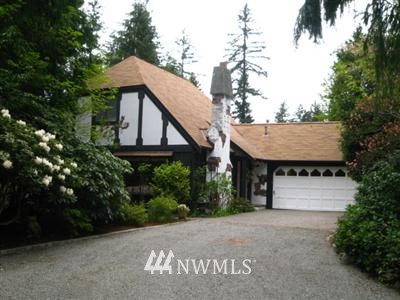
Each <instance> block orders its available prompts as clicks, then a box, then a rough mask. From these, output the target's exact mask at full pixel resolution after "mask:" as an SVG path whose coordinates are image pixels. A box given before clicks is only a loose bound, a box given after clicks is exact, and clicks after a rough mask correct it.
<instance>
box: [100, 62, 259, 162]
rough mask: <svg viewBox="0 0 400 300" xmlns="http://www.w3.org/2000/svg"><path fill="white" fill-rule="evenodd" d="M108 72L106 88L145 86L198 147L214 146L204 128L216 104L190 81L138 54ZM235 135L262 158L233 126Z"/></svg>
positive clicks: (239, 143)
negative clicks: (149, 61)
mask: <svg viewBox="0 0 400 300" xmlns="http://www.w3.org/2000/svg"><path fill="white" fill-rule="evenodd" d="M106 75H107V76H108V77H109V81H108V82H107V83H106V84H104V85H103V87H104V88H110V87H129V86H140V85H145V86H146V87H147V88H148V89H149V90H150V91H151V92H152V93H153V94H154V95H155V96H156V97H157V99H158V100H159V101H160V102H161V104H162V105H163V106H164V107H165V108H166V109H167V110H168V111H169V112H170V113H171V114H172V116H173V117H174V118H175V119H176V120H177V121H178V122H179V124H180V125H181V126H182V127H183V128H184V129H185V130H186V132H187V133H188V134H189V135H190V136H191V137H192V139H193V140H194V141H195V142H196V144H197V145H198V146H200V147H202V148H208V149H209V148H211V145H210V144H209V143H208V141H207V138H206V135H205V134H204V131H205V130H206V129H207V128H208V127H209V126H210V120H211V105H212V104H211V101H210V99H209V98H208V97H207V96H206V95H204V94H203V93H202V92H201V91H200V90H199V89H198V88H196V87H195V86H194V85H193V84H192V83H191V82H190V81H188V80H186V79H183V78H181V77H178V76H176V75H174V74H171V73H169V72H167V71H165V70H163V69H161V68H159V67H156V66H154V65H152V64H150V63H147V62H145V61H143V60H141V59H139V58H137V57H135V56H130V57H128V58H127V59H125V60H123V61H122V62H120V63H118V64H116V65H114V66H113V67H111V68H109V69H108V70H107V71H106ZM231 135H232V142H233V143H235V144H236V145H237V146H238V147H240V148H241V149H242V150H243V151H245V152H246V153H247V154H248V155H249V156H251V157H252V158H259V157H258V155H257V151H256V150H255V149H252V146H251V145H249V144H248V142H247V141H245V140H244V139H243V137H242V136H241V135H240V134H239V133H238V132H236V130H235V128H232V131H231Z"/></svg>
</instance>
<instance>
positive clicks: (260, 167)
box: [85, 56, 356, 210]
mask: <svg viewBox="0 0 400 300" xmlns="http://www.w3.org/2000/svg"><path fill="white" fill-rule="evenodd" d="M219 68H220V69H218V70H219V71H221V70H222V71H224V68H226V66H224V65H221V66H220V67H219ZM216 70H217V69H215V70H214V75H215V74H216V73H215V72H216ZM218 70H217V71H218ZM107 75H108V77H109V82H107V83H106V84H104V86H103V87H104V88H118V91H119V92H118V97H117V99H116V101H113V102H112V109H110V111H108V112H107V114H106V117H107V120H108V122H109V125H110V127H109V128H110V130H109V134H108V136H105V137H104V139H103V140H102V142H101V143H102V144H104V145H107V144H110V143H112V142H113V141H117V142H118V143H119V145H120V146H119V148H118V149H116V150H115V151H114V154H115V155H116V156H119V157H121V158H123V159H126V160H128V161H130V162H131V163H132V165H133V166H134V167H137V166H138V165H139V164H140V163H141V162H149V163H153V164H157V163H161V162H164V161H166V160H170V161H174V160H179V161H182V162H183V163H184V164H185V165H187V166H189V167H190V168H191V169H192V170H195V169H196V168H198V167H200V166H204V165H206V164H207V165H208V170H209V171H210V172H212V171H215V172H225V171H226V172H230V173H231V175H232V180H233V184H234V186H235V187H236V189H237V191H238V196H240V197H245V198H247V199H249V200H250V201H251V202H252V203H254V204H256V205H262V206H265V207H267V208H282V209H305V210H343V209H344V208H345V206H346V205H347V204H348V203H351V202H352V199H353V195H354V192H355V186H356V185H355V183H354V182H353V181H352V180H351V179H350V178H349V177H348V174H347V170H346V167H345V164H344V162H343V160H342V153H341V151H340V149H339V144H338V141H339V136H340V130H339V124H338V123H335V122H322V123H290V124H269V123H268V124H237V123H235V122H234V121H233V120H232V119H231V118H230V116H229V114H230V113H229V102H230V101H229V98H230V95H229V94H230V93H229V92H224V91H222V92H221V93H222V94H221V93H220V92H218V91H215V93H213V99H212V101H210V99H209V98H208V97H207V96H205V95H204V94H203V93H202V92H201V91H200V90H198V89H197V88H196V87H195V86H193V85H192V84H191V83H190V82H189V81H187V80H185V79H182V78H180V77H178V76H175V75H173V74H171V73H169V72H167V71H165V70H162V69H160V68H158V67H156V66H154V65H151V64H149V63H147V62H145V61H143V60H141V59H139V58H137V57H134V56H131V57H129V58H127V59H125V60H124V61H122V62H120V63H119V64H117V65H115V66H113V67H111V68H110V69H109V70H108V71H107ZM212 89H213V88H212ZM217 90H218V87H217ZM224 101H226V102H224ZM218 105H219V106H218ZM223 105H225V106H223ZM222 107H225V108H226V109H225V108H224V109H222ZM212 113H213V116H212ZM217 114H219V115H220V116H221V117H216V116H217ZM218 118H223V120H225V121H223V122H225V123H223V122H222V121H221V122H222V123H221V124H222V125H221V124H219V125H218ZM93 121H95V119H93V120H90V119H87V118H86V119H85V122H89V123H90V122H93ZM117 123H120V124H121V126H120V127H119V128H118V129H117V130H113V129H112V128H113V127H112V126H113V125H115V124H117ZM223 124H228V125H227V126H228V128H225V129H221V128H222V127H223V126H224V125H223ZM215 126H217V127H218V126H220V127H221V126H222V127H221V128H219V129H218V128H217V129H215V130H214V133H215V134H214V136H216V138H217V139H218V138H220V141H219V142H218V143H220V144H221V145H222V146H218V147H224V145H225V144H226V143H228V146H229V147H228V152H226V151H225V153H228V155H229V157H228V158H227V163H226V164H225V165H226V166H225V165H224V166H223V167H221V166H220V162H221V159H220V158H219V157H215V156H213V155H212V153H213V152H215V151H216V149H215V148H216V147H217V144H215V143H216V141H212V138H211V137H212V132H210V131H212V130H211V128H213V127H215ZM225 127H226V126H225ZM224 130H226V131H227V132H224ZM217 135H219V137H218V136H217ZM218 168H220V169H221V170H219V169H218ZM218 170H219V171H218ZM136 181H137V180H136ZM135 184H136V183H135V178H132V179H131V181H130V182H129V179H128V182H127V185H128V186H130V187H131V189H132V191H135Z"/></svg>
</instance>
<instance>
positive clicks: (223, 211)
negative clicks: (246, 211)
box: [210, 207, 240, 217]
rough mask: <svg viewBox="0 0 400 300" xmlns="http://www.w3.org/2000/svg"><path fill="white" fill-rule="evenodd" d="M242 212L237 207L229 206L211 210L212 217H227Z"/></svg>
mask: <svg viewBox="0 0 400 300" xmlns="http://www.w3.org/2000/svg"><path fill="white" fill-rule="evenodd" d="M238 213H240V210H239V209H238V208H235V207H227V208H216V209H214V210H212V211H211V212H210V216H212V217H226V216H230V215H236V214H238Z"/></svg>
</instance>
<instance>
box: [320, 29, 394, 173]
mask: <svg viewBox="0 0 400 300" xmlns="http://www.w3.org/2000/svg"><path fill="white" fill-rule="evenodd" d="M364 40H365V37H364V36H363V35H362V34H361V33H360V32H359V31H357V32H356V33H355V34H354V37H353V39H352V40H350V41H349V42H347V43H346V46H345V47H344V48H343V49H341V50H339V51H338V53H337V62H336V63H335V64H334V66H333V75H332V77H331V79H330V81H329V83H328V86H327V87H328V88H327V95H326V98H327V99H328V100H329V101H330V102H329V113H328V115H329V118H330V119H333V120H340V121H342V139H341V146H342V151H343V155H344V159H345V160H346V161H347V162H348V167H349V169H350V171H351V175H352V177H353V179H355V180H361V178H362V176H363V174H365V173H366V172H367V171H368V170H369V169H370V168H371V167H372V166H373V165H374V164H375V163H376V162H377V161H378V160H380V159H382V158H385V157H387V156H388V155H390V154H391V153H393V151H394V150H395V149H398V147H399V138H398V137H399V128H398V124H399V123H400V114H399V113H398V112H399V111H400V101H399V100H398V99H399V98H398V96H397V97H396V96H395V95H396V94H397V95H400V90H399V88H398V87H397V91H396V88H395V87H393V88H392V96H391V97H385V96H383V94H382V93H381V92H379V88H378V83H377V80H376V75H375V68H374V59H375V58H374V57H375V56H374V53H373V52H371V51H365V50H364Z"/></svg>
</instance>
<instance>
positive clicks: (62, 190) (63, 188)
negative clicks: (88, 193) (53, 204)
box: [60, 185, 74, 196]
mask: <svg viewBox="0 0 400 300" xmlns="http://www.w3.org/2000/svg"><path fill="white" fill-rule="evenodd" d="M60 192H61V193H64V194H67V195H69V196H72V195H73V194H74V190H73V189H70V188H66V187H65V186H63V185H62V186H60Z"/></svg>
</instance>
